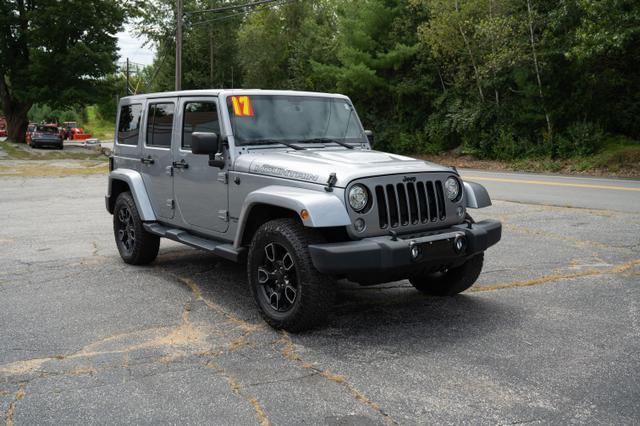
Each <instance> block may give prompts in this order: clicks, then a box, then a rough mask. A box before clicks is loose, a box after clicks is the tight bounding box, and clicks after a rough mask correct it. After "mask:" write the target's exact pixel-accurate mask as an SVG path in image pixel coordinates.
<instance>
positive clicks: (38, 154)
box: [0, 141, 108, 162]
mask: <svg viewBox="0 0 640 426" xmlns="http://www.w3.org/2000/svg"><path fill="white" fill-rule="evenodd" d="M0 149H1V150H3V151H4V152H6V153H7V155H6V156H4V157H0V162H1V161H3V160H96V161H103V162H106V161H108V157H106V156H104V155H102V152H100V151H97V150H91V149H84V148H78V150H80V149H82V151H81V152H78V151H77V150H74V151H70V150H62V151H58V150H53V149H38V150H34V149H31V148H29V147H28V146H27V145H25V144H17V143H13V142H8V141H4V142H0Z"/></svg>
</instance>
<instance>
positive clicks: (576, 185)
mask: <svg viewBox="0 0 640 426" xmlns="http://www.w3.org/2000/svg"><path fill="white" fill-rule="evenodd" d="M463 178H464V179H465V180H486V181H491V182H505V183H524V184H529V185H547V186H568V187H573V188H591V189H613V190H617V191H640V188H628V187H626V186H611V185H590V184H586V183H560V182H547V181H544V180H521V179H505V178H488V177H480V176H463Z"/></svg>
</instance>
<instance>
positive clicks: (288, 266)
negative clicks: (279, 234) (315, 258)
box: [258, 242, 298, 312]
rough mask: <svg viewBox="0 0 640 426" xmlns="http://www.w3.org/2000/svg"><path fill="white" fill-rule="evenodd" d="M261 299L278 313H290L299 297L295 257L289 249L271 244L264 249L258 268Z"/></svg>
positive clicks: (274, 243)
mask: <svg viewBox="0 0 640 426" xmlns="http://www.w3.org/2000/svg"><path fill="white" fill-rule="evenodd" d="M258 283H259V284H260V285H261V291H260V292H259V295H260V297H262V298H264V301H265V302H266V303H267V304H268V305H269V306H271V308H272V309H273V310H275V311H276V312H287V311H289V310H290V309H291V308H292V307H293V305H294V304H295V302H296V299H297V297H298V284H297V283H298V276H297V272H296V265H295V262H294V260H293V257H292V256H291V254H290V253H289V251H287V249H286V248H285V247H284V246H282V245H280V244H278V243H276V242H270V243H268V244H267V245H265V247H264V254H263V258H262V262H260V265H259V266H258Z"/></svg>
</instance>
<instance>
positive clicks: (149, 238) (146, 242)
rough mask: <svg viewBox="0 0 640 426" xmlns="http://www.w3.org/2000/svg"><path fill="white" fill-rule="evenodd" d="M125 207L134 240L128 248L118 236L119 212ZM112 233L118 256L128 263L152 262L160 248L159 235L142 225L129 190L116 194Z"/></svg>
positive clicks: (119, 225)
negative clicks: (148, 230)
mask: <svg viewBox="0 0 640 426" xmlns="http://www.w3.org/2000/svg"><path fill="white" fill-rule="evenodd" d="M124 209H126V210H127V211H128V212H129V214H130V215H131V229H132V230H133V231H134V235H135V238H134V242H133V244H131V248H130V249H128V248H127V247H126V245H125V243H123V241H122V240H121V238H120V237H119V231H120V230H121V223H122V222H121V220H120V213H121V211H122V210H124ZM113 234H114V237H115V240H116V246H117V247H118V251H119V252H120V257H122V260H124V261H125V263H128V264H130V265H146V264H148V263H151V262H153V260H154V259H155V258H156V257H157V256H158V250H159V249H160V237H158V236H157V235H153V234H150V233H149V232H147V231H146V230H145V229H144V227H143V226H142V219H140V214H139V213H138V209H137V207H136V203H135V201H134V200H133V197H132V196H131V193H130V192H129V191H126V192H123V193H121V194H120V195H118V198H117V199H116V203H115V206H114V208H113Z"/></svg>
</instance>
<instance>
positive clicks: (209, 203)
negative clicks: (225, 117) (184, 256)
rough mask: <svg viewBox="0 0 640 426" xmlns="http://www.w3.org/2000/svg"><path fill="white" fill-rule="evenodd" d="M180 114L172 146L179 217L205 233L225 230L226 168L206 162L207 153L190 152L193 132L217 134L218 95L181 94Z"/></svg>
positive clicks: (226, 203)
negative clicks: (177, 135)
mask: <svg viewBox="0 0 640 426" xmlns="http://www.w3.org/2000/svg"><path fill="white" fill-rule="evenodd" d="M179 115H180V118H181V120H180V127H179V139H178V141H176V142H177V143H176V144H175V147H174V161H175V162H174V193H175V198H176V203H177V206H178V210H179V214H180V216H181V221H182V222H184V224H185V225H186V226H187V227H188V228H190V229H194V230H196V231H199V232H202V233H205V234H212V235H215V234H216V233H223V232H226V230H227V228H228V225H229V222H228V220H229V219H228V213H227V209H228V194H227V191H228V185H227V183H226V176H227V174H226V170H221V169H219V168H217V167H211V166H209V156H207V155H194V154H192V153H191V134H192V133H193V132H214V133H217V134H218V135H220V133H221V132H220V120H219V115H218V99H217V98H216V97H191V98H181V99H180V113H179ZM176 219H177V218H176Z"/></svg>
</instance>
